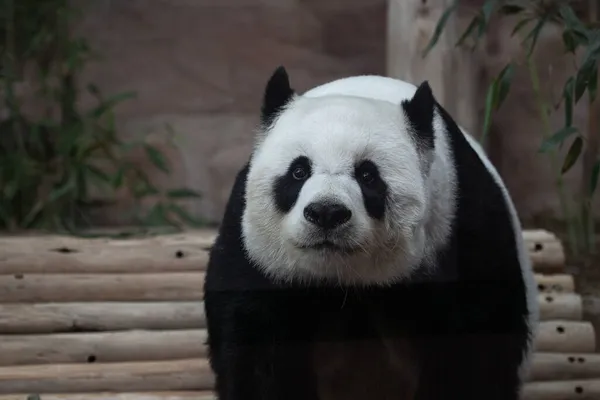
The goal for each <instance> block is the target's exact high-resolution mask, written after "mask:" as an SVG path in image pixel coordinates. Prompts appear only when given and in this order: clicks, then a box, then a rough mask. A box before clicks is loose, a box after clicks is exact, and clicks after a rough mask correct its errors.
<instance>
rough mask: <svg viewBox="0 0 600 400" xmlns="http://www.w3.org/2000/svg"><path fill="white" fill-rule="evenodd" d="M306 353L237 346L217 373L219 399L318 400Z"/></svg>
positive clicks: (273, 348)
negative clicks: (308, 371) (304, 360)
mask: <svg viewBox="0 0 600 400" xmlns="http://www.w3.org/2000/svg"><path fill="white" fill-rule="evenodd" d="M304 353H305V351H304V350H302V349H300V348H298V349H295V350H290V349H283V348H281V346H270V347H269V348H265V347H264V346H260V347H257V348H251V347H247V346H244V347H237V348H236V349H231V350H230V354H229V355H228V356H227V357H226V359H227V361H226V362H225V365H223V366H222V367H221V369H220V371H219V372H218V376H217V385H216V388H217V395H218V399H219V400H281V399H290V400H317V399H318V397H317V395H316V394H315V392H314V390H313V388H314V385H311V381H312V379H311V378H312V377H311V374H310V373H307V369H306V368H305V366H304V365H303V360H302V359H303V358H304V355H305V354H304Z"/></svg>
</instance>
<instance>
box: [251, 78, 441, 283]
mask: <svg viewBox="0 0 600 400" xmlns="http://www.w3.org/2000/svg"><path fill="white" fill-rule="evenodd" d="M435 104H436V102H435V99H434V97H433V95H432V92H431V89H430V87H429V85H428V84H427V82H425V83H423V84H422V85H421V86H419V87H418V88H416V90H415V91H414V95H413V96H412V97H411V98H407V99H405V100H404V101H402V102H401V104H394V103H392V102H388V101H382V100H376V99H370V98H365V97H358V96H347V95H328V96H317V97H310V96H306V95H304V96H300V95H297V94H296V93H295V92H294V90H293V89H292V88H291V87H290V83H289V80H288V76H287V73H286V71H285V69H284V68H283V67H280V68H278V69H277V70H276V71H275V73H274V74H273V76H272V77H271V78H270V80H269V81H268V83H267V87H266V90H265V93H264V100H263V105H262V115H261V122H262V124H261V125H262V129H261V133H260V135H259V138H258V140H257V143H256V146H255V149H254V153H253V155H252V157H251V161H250V166H249V170H248V176H247V181H246V198H245V207H244V214H243V220H242V230H243V240H244V245H245V248H246V251H247V253H248V256H249V257H250V259H251V260H252V261H253V262H255V264H257V265H258V266H259V267H260V268H261V269H262V270H263V271H264V272H265V273H266V274H267V275H269V276H271V277H272V278H274V279H276V280H284V281H293V280H299V281H302V282H323V281H329V282H334V283H339V284H355V285H371V284H387V283H391V282H394V281H397V280H398V279H402V278H404V277H407V276H409V275H410V273H411V272H412V271H413V270H414V269H415V267H417V266H418V265H419V264H420V263H421V262H422V261H423V257H424V256H425V254H424V253H425V248H426V236H427V235H426V225H427V219H426V215H427V212H428V197H429V196H430V193H429V191H428V184H427V180H428V175H429V172H430V169H431V165H432V162H433V160H434V155H435V151H434V150H435V144H434V137H435V135H434V109H435Z"/></svg>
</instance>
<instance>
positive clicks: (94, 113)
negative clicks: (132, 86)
mask: <svg viewBox="0 0 600 400" xmlns="http://www.w3.org/2000/svg"><path fill="white" fill-rule="evenodd" d="M135 97H136V94H135V92H124V93H119V94H116V95H114V96H112V97H109V98H108V99H105V100H103V101H102V102H101V103H100V104H99V105H98V106H97V107H95V108H93V109H92V110H91V111H90V113H89V115H90V116H91V117H93V118H96V119H97V118H100V117H101V116H102V115H104V114H105V113H106V112H107V111H109V110H112V109H113V108H115V106H116V105H117V104H119V103H121V102H123V101H125V100H127V99H132V98H135Z"/></svg>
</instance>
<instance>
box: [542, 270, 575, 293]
mask: <svg viewBox="0 0 600 400" xmlns="http://www.w3.org/2000/svg"><path fill="white" fill-rule="evenodd" d="M535 280H536V282H537V284H538V290H539V291H540V292H544V293H548V292H549V293H572V292H574V291H575V280H574V279H573V276H572V275H567V274H535Z"/></svg>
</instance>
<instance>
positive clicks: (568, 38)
mask: <svg viewBox="0 0 600 400" xmlns="http://www.w3.org/2000/svg"><path fill="white" fill-rule="evenodd" d="M562 39H563V44H564V45H565V50H566V51H567V53H575V50H576V49H577V41H576V39H575V36H574V35H573V32H572V31H569V30H565V31H564V32H563V34H562Z"/></svg>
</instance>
